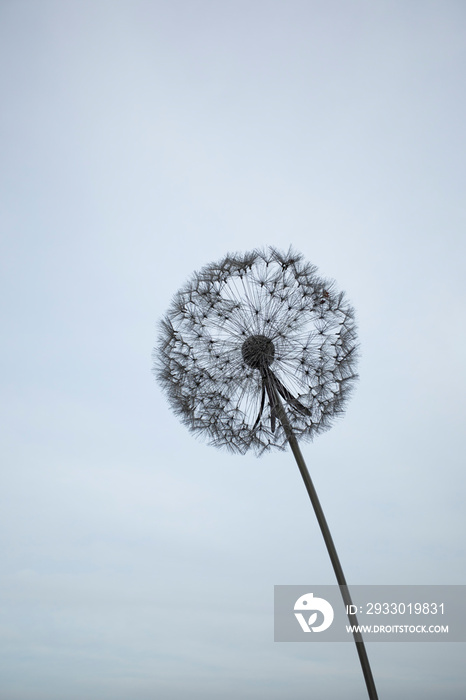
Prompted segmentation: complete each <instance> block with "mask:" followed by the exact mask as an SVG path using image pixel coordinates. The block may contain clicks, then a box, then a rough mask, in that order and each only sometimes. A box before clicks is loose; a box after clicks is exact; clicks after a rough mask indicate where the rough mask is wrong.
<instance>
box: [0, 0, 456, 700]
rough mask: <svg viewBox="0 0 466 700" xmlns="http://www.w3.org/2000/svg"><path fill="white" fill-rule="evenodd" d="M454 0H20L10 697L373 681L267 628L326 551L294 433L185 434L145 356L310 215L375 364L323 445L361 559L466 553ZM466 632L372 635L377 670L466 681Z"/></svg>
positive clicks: (397, 679) (391, 685) (445, 566)
mask: <svg viewBox="0 0 466 700" xmlns="http://www.w3.org/2000/svg"><path fill="white" fill-rule="evenodd" d="M465 59H466V7H465V4H464V3H463V2H461V1H460V0H458V1H455V0H443V1H442V2H432V1H430V0H423V1H422V2H421V1H420V0H408V1H406V0H402V1H399V0H392V1H391V2H387V1H384V0H377V1H374V0H371V1H369V0H367V1H366V0H348V1H343V0H338V1H337V0H326V1H325V2H324V0H308V1H307V2H304V1H301V0H287V1H286V2H285V1H284V0H267V1H265V0H248V2H245V1H243V0H223V1H222V2H215V1H210V0H190V1H188V0H171V1H170V2H168V0H166V1H160V0H153V1H147V0H131V1H130V0H112V1H110V0H96V1H94V2H90V1H89V0H80V1H79V2H77V1H74V0H59V1H58V0H56V1H54V0H41V1H40V2H36V1H32V0H1V2H0V91H1V96H2V108H1V110H0V129H1V131H0V133H1V136H0V164H1V165H0V178H1V185H0V197H1V200H2V201H1V206H0V231H1V253H0V266H1V275H0V285H1V286H0V295H1V299H2V302H3V303H2V311H1V314H2V316H1V328H2V342H1V345H0V362H1V366H2V370H3V372H2V374H3V381H2V384H3V388H2V393H3V400H2V408H1V411H2V415H1V430H2V448H1V449H2V458H1V476H0V479H1V481H0V501H1V505H0V559H1V562H2V565H1V569H0V652H1V653H0V659H1V662H0V695H1V697H2V700H3V699H4V700H78V699H79V700H82V698H86V700H127V699H128V698H134V699H136V700H149V699H150V700H152V699H153V698H163V699H164V700H165V699H166V700H181V699H184V698H186V697H188V695H189V697H190V698H192V699H193V700H197V699H198V698H199V699H200V698H203V699H207V700H208V699H209V698H219V697H221V698H222V699H223V700H230V698H237V697H238V696H240V697H242V698H243V699H244V700H260V699H262V698H264V697H267V698H269V699H270V700H279V699H280V700H281V699H282V698H294V699H295V700H300V699H301V698H302V699H304V698H308V697H310V696H312V697H316V698H319V700H337V699H339V698H341V697H345V699H346V700H357V699H359V698H361V697H365V688H364V683H363V679H362V674H361V670H360V668H359V664H358V660H357V655H356V652H355V650H354V645H352V644H343V643H335V644H312V645H309V644H299V643H274V641H273V590H274V585H278V584H293V585H301V584H304V585H307V584H309V585H312V584H331V583H333V582H334V577H333V571H332V569H331V565H330V562H329V559H328V555H327V552H326V550H325V546H324V543H323V541H322V537H321V534H320V531H319V529H318V525H317V522H316V519H315V516H314V513H313V511H312V509H311V507H310V504H309V502H308V498H307V495H306V493H305V490H304V486H303V484H302V482H301V480H300V476H299V472H298V470H297V467H296V465H295V463H294V461H293V459H292V455H291V453H290V452H287V451H285V452H271V453H268V454H266V455H264V456H263V457H261V458H260V459H258V458H256V457H255V455H254V454H253V453H248V454H246V455H244V456H238V455H231V454H228V453H225V452H222V451H218V450H216V449H215V448H213V447H211V446H209V445H207V444H205V443H203V442H202V441H199V440H197V439H196V438H195V437H194V436H192V435H191V434H190V433H189V432H188V430H187V429H186V428H185V427H184V426H183V425H182V424H181V423H180V422H179V420H178V418H177V417H176V416H175V415H173V413H172V412H171V410H170V408H169V406H168V404H167V401H166V399H165V397H164V395H163V393H162V391H161V390H160V387H159V386H158V385H157V383H156V382H155V380H154V377H153V375H152V373H151V366H152V359H151V352H152V348H153V346H154V345H155V343H156V340H157V333H158V330H157V324H158V321H159V319H160V318H161V317H162V316H163V314H164V313H165V311H166V309H167V308H168V306H169V304H170V301H171V299H172V297H173V295H174V294H175V293H176V291H177V290H178V289H179V287H180V286H181V285H183V284H184V283H185V282H186V281H187V280H188V279H189V278H190V276H191V274H192V273H193V272H194V271H195V270H199V269H200V268H201V267H202V266H204V265H206V264H207V263H209V262H212V261H216V260H220V259H221V258H222V257H223V256H224V255H225V254H226V253H227V252H236V251H238V252H243V251H247V250H250V249H252V248H255V247H258V246H259V247H262V246H267V245H273V246H276V247H278V248H280V249H282V250H287V249H288V248H289V246H290V245H292V246H293V247H294V248H295V249H296V250H298V251H300V252H301V253H302V254H303V255H304V257H305V258H306V260H309V261H310V262H311V263H313V264H314V265H317V266H318V268H319V273H320V274H322V275H323V276H325V277H329V278H332V279H335V280H336V284H337V286H338V288H339V289H344V290H345V291H346V294H347V296H348V299H349V300H350V302H351V304H352V305H353V306H354V307H355V309H356V316H357V323H358V328H359V340H360V350H361V360H360V363H359V374H360V380H359V383H358V386H357V388H356V391H355V392H354V396H353V397H352V399H351V401H350V402H349V404H348V406H347V410H346V413H345V416H344V417H342V418H341V419H339V420H338V421H337V422H336V423H335V424H334V426H333V427H332V429H331V430H330V431H328V432H327V433H325V434H324V435H321V436H319V437H317V438H316V439H315V441H314V442H313V443H309V444H306V445H304V446H303V453H304V456H305V458H306V461H307V463H308V466H309V469H310V472H311V475H312V478H313V480H314V483H315V486H316V488H317V491H318V493H319V496H320V499H321V502H322V505H323V508H324V511H325V513H326V515H327V519H328V522H329V525H330V528H331V531H332V533H333V537H334V540H335V543H336V546H337V549H338V551H339V554H340V559H341V562H342V565H343V568H344V570H345V572H346V577H347V579H348V581H349V583H350V584H351V583H353V584H445V585H448V584H464V583H466V581H465V537H464V532H465V531H466V528H465V515H464V505H463V504H464V488H465V481H466V480H465V472H464V437H463V432H464V431H463V426H464V422H465V402H464V395H465V388H466V386H465V384H466V383H465V363H464V358H465V345H466V342H465V341H466V339H465V330H464V329H465V324H464V305H465V296H466V295H465V288H464V260H465V252H466V251H465V234H464V231H465V224H466V204H465V198H464V182H465V175H466V172H465V171H466V153H465V130H464V124H465V123H466V113H465V112H466V95H465V92H466V87H465V86H466V81H465V80H464V76H465V69H466V61H465ZM464 650H465V649H464V644H455V643H451V644H446V643H443V644H441V643H429V644H406V643H405V644H401V643H399V644H398V643H396V644H372V645H368V653H369V657H370V660H371V664H372V670H373V673H374V677H375V679H376V683H377V687H378V690H379V697H380V700H395V699H399V698H407V697H409V698H410V699H411V700H420V699H421V698H422V699H423V700H436V699H437V698H439V697H442V698H443V700H462V699H463V698H464V697H465V695H466V670H465V665H464Z"/></svg>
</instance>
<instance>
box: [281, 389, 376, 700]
mask: <svg viewBox="0 0 466 700" xmlns="http://www.w3.org/2000/svg"><path fill="white" fill-rule="evenodd" d="M274 399H275V401H274V404H275V410H276V413H277V417H278V418H279V420H280V422H281V424H282V426H283V429H284V431H285V434H286V438H287V440H288V443H289V445H290V447H291V450H292V452H293V455H294V458H295V460H296V463H297V465H298V467H299V471H300V472H301V476H302V478H303V481H304V485H305V486H306V489H307V492H308V494H309V498H310V499H311V503H312V506H313V508H314V511H315V514H316V517H317V521H318V523H319V526H320V529H321V532H322V535H323V537H324V541H325V544H326V546H327V551H328V553H329V556H330V561H331V562H332V566H333V570H334V571H335V576H336V578H337V582H338V585H339V587H340V592H341V595H342V598H343V602H344V604H345V606H346V610H347V611H348V610H352V609H353V608H350V607H348V606H350V605H352V604H353V603H352V600H351V596H350V592H349V589H348V584H347V583H346V579H345V575H344V573H343V569H342V568H341V564H340V560H339V558H338V554H337V550H336V549H335V545H334V543H333V539H332V535H331V534H330V530H329V527H328V525H327V520H326V519H325V515H324V511H323V510H322V506H321V505H320V501H319V498H318V496H317V491H316V490H315V488H314V484H313V483H312V479H311V476H310V474H309V471H308V469H307V467H306V463H305V461H304V457H303V455H302V452H301V450H300V447H299V445H298V441H297V439H296V437H295V435H294V433H293V429H292V427H291V424H290V421H289V420H288V416H287V415H286V411H285V409H284V407H283V403H282V401H281V399H280V397H279V396H278V393H277V392H275V397H274ZM347 614H348V619H349V621H350V623H351V625H353V626H354V625H358V620H357V617H356V615H352V614H350V613H349V612H348V613H347ZM353 629H355V628H354V627H353ZM353 637H354V641H355V644H356V649H357V652H358V656H359V661H360V663H361V668H362V672H363V674H364V680H365V681H366V687H367V692H368V694H369V698H370V700H378V695H377V690H376V687H375V682H374V678H373V676H372V671H371V667H370V663H369V659H368V656H367V652H366V647H365V645H364V642H363V639H362V635H361V633H360V632H356V631H353Z"/></svg>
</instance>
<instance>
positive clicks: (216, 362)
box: [154, 248, 357, 454]
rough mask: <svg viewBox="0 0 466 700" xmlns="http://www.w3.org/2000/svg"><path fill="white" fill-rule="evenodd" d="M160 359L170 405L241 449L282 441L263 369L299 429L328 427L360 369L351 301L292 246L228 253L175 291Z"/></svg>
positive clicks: (305, 435) (197, 427) (196, 426)
mask: <svg viewBox="0 0 466 700" xmlns="http://www.w3.org/2000/svg"><path fill="white" fill-rule="evenodd" d="M154 359H155V362H154V372H155V374H156V377H157V379H158V380H159V382H160V384H161V385H162V388H163V390H164V391H165V392H166V394H167V396H168V399H169V402H170V404H171V407H172V409H173V410H174V412H175V413H176V414H177V415H179V416H180V418H181V420H182V421H183V423H185V424H186V425H187V427H188V428H189V429H190V430H191V431H192V432H194V433H195V434H197V435H200V436H204V437H206V438H208V440H209V442H210V444H212V445H215V446H216V447H225V448H227V449H229V450H231V451H233V452H239V453H242V454H243V453H245V452H247V451H248V450H249V449H253V450H254V451H255V452H256V453H257V454H262V453H263V452H264V451H266V450H269V449H271V448H273V447H278V448H280V449H283V448H284V447H285V446H286V444H287V438H286V434H285V432H284V430H283V427H282V426H281V424H280V422H279V421H276V426H274V423H275V421H274V420H273V409H271V407H270V402H269V398H270V397H269V395H268V393H267V392H266V393H264V375H265V374H267V377H268V378H269V380H270V376H271V375H272V374H273V377H274V387H275V388H276V391H278V393H279V394H280V395H281V397H282V399H283V400H284V401H285V403H286V406H285V408H286V411H287V415H288V419H289V421H290V425H291V427H292V429H293V432H294V434H295V435H296V437H297V438H298V439H300V440H303V439H304V440H306V439H307V440H310V439H312V438H313V437H314V436H315V435H317V434H318V433H320V432H322V431H324V430H327V429H328V428H329V427H330V426H331V423H332V421H333V420H334V418H336V417H337V416H338V415H340V414H341V413H342V412H343V408H344V405H345V403H346V401H347V399H348V397H349V395H350V393H351V390H352V388H353V386H354V383H355V381H356V378H357V374H356V364H357V338H356V325H355V321H354V311H353V308H352V307H351V305H350V304H349V303H348V301H347V300H346V297H345V295H344V293H343V292H338V291H337V290H336V289H335V285H334V284H333V283H332V282H329V281H328V280H325V279H323V278H322V277H319V276H318V275H317V268H316V267H315V266H314V265H311V264H309V263H307V262H305V261H304V260H303V258H302V256H301V255H299V254H298V253H296V252H294V251H293V250H291V249H290V250H289V251H288V253H282V252H280V251H278V250H276V249H274V248H268V249H266V250H253V251H252V252H249V253H245V254H243V255H241V254H235V255H227V256H226V257H225V258H224V259H223V260H221V261H219V262H218V263H212V264H210V265H207V266H206V267H204V268H203V269H202V270H200V271H199V272H197V273H195V274H194V275H193V277H192V278H191V280H190V281H189V282H188V283H187V284H186V285H185V286H184V287H182V289H180V291H179V292H178V293H177V294H176V295H175V297H174V299H173V302H172V305H171V307H170V308H169V310H168V312H167V314H166V316H165V317H164V319H163V320H162V322H161V332H160V338H159V343H158V346H157V347H156V348H155V350H154ZM261 369H264V370H265V369H268V370H269V371H268V372H267V373H265V372H261V371H260V370H261ZM258 370H259V371H258ZM266 394H267V395H266ZM274 427H275V429H273V428H274Z"/></svg>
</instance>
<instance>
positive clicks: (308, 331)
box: [154, 248, 377, 700]
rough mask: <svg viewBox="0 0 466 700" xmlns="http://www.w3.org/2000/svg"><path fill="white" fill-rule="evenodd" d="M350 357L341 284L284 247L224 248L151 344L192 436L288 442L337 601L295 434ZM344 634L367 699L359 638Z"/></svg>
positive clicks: (222, 441) (266, 446)
mask: <svg viewBox="0 0 466 700" xmlns="http://www.w3.org/2000/svg"><path fill="white" fill-rule="evenodd" d="M357 356H358V345H357V335H356V325H355V320H354V310H353V308H352V307H351V305H350V304H349V303H348V301H347V300H346V297H345V294H344V292H338V291H337V290H336V288H335V285H334V283H333V282H330V281H328V280H325V279H323V278H321V277H319V276H318V274H317V268H316V267H315V266H314V265H311V264H309V263H307V262H305V261H304V260H303V257H302V256H301V255H300V254H298V253H296V252H294V251H293V250H292V249H291V248H290V250H289V251H288V253H282V252H280V251H278V250H276V249H275V248H268V249H267V250H254V251H252V252H250V253H246V254H243V255H238V254H236V255H227V256H226V257H225V258H224V259H223V260H221V261H220V262H219V263H212V264H209V265H207V266H206V267H204V268H203V269H202V270H200V272H197V273H195V274H194V275H193V277H192V279H191V280H190V281H189V282H188V283H187V284H186V285H185V286H184V287H183V288H182V289H180V290H179V292H178V293H177V294H176V296H175V297H174V299H173V302H172V304H171V306H170V308H169V310H168V312H167V314H166V316H165V318H164V319H163V321H162V323H161V333H160V338H159V343H158V346H157V347H156V349H155V351H154V360H155V363H154V372H155V374H156V377H157V379H158V380H159V382H160V384H161V386H162V388H163V389H164V391H165V393H166V394H167V397H168V400H169V402H170V405H171V407H172V409H173V410H174V412H175V413H176V414H177V415H178V416H179V417H180V418H181V420H182V422H183V423H184V424H185V425H186V426H187V427H188V428H189V429H190V430H191V431H192V432H193V433H195V434H197V435H199V436H201V437H204V438H207V440H208V441H209V443H210V444H212V445H214V446H216V447H221V448H226V449H228V450H230V451H233V452H237V453H240V454H244V453H246V452H247V451H248V450H250V449H252V450H253V451H254V452H255V453H256V454H257V455H261V454H263V453H264V452H265V451H267V450H270V449H272V448H279V449H284V448H285V447H286V446H287V445H288V444H289V445H290V447H291V450H292V452H293V454H294V457H295V459H296V462H297V464H298V467H299V469H300V472H301V475H302V478H303V480H304V483H305V486H306V489H307V491H308V494H309V497H310V499H311V502H312V505H313V507H314V510H315V513H316V516H317V520H318V522H319V525H320V528H321V531H322V534H323V537H324V540H325V543H326V545H327V549H328V552H329V555H330V559H331V561H332V565H333V568H334V571H335V574H336V578H337V581H338V584H339V586H340V590H341V592H342V596H343V600H344V602H345V605H351V604H352V601H351V597H350V594H349V591H348V587H347V584H346V580H345V577H344V575H343V571H342V568H341V565H340V562H339V559H338V555H337V552H336V549H335V546H334V544H333V540H332V537H331V534H330V531H329V529H328V525H327V522H326V519H325V516H324V513H323V511H322V508H321V505H320V502H319V499H318V497H317V493H316V491H315V488H314V485H313V483H312V480H311V477H310V475H309V472H308V470H307V467H306V464H305V462H304V459H303V456H302V453H301V450H300V447H299V444H298V440H300V441H303V440H312V439H313V437H314V436H315V435H317V434H319V433H321V432H323V431H325V430H328V429H329V428H330V427H331V424H332V422H333V421H334V419H335V418H337V417H338V416H340V415H341V414H342V413H343V410H344V407H345V405H346V402H347V399H348V397H349V396H350V394H351V392H352V390H353V387H354V384H355V381H356V380H357V374H356V363H357ZM350 622H351V623H352V624H353V625H355V624H357V620H356V616H355V615H350ZM354 638H355V642H356V648H357V650H358V654H359V658H360V662H361V666H362V669H363V673H364V677H365V681H366V686H367V689H368V693H369V697H370V698H371V700H376V698H377V693H376V689H375V684H374V681H373V678H372V673H371V669H370V665H369V661H368V659H367V654H366V651H365V647H364V643H363V641H362V638H361V635H360V634H359V633H355V634H354Z"/></svg>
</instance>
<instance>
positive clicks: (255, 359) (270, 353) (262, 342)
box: [241, 335, 275, 369]
mask: <svg viewBox="0 0 466 700" xmlns="http://www.w3.org/2000/svg"><path fill="white" fill-rule="evenodd" d="M241 354H242V355H243V360H244V361H245V363H246V364H247V365H249V367H252V368H253V369H265V368H266V367H268V366H269V365H270V364H271V363H272V362H273V360H274V357H275V346H274V344H273V343H272V341H271V340H270V338H267V336H265V335H251V336H249V338H248V339H247V340H245V341H244V343H243V345H242V348H241Z"/></svg>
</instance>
